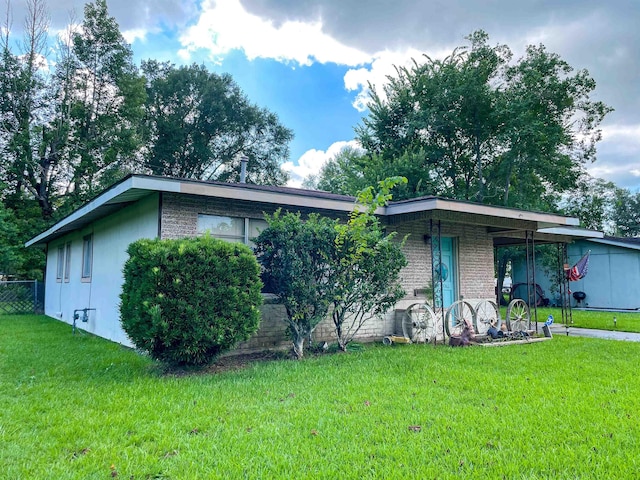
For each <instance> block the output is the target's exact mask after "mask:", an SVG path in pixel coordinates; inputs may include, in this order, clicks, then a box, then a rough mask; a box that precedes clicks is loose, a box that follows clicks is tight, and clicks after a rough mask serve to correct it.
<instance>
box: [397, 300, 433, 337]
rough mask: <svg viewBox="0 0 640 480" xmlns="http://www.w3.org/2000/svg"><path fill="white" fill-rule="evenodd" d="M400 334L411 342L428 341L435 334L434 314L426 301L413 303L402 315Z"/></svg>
mask: <svg viewBox="0 0 640 480" xmlns="http://www.w3.org/2000/svg"><path fill="white" fill-rule="evenodd" d="M402 334H403V335H404V336H405V338H408V339H409V340H411V341H412V342H413V343H429V342H430V341H431V340H433V338H434V337H435V335H436V314H435V313H434V311H433V310H432V309H431V307H430V306H429V305H428V304H426V303H414V304H413V305H411V306H409V308H407V310H406V311H405V313H404V316H403V317H402Z"/></svg>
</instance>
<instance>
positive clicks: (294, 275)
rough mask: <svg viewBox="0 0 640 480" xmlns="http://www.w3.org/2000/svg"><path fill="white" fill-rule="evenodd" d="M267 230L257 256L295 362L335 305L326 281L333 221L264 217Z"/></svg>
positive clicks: (312, 217) (258, 242)
mask: <svg viewBox="0 0 640 480" xmlns="http://www.w3.org/2000/svg"><path fill="white" fill-rule="evenodd" d="M266 220H267V223H268V225H269V226H268V227H267V228H266V229H264V230H263V231H262V232H260V235H259V236H258V237H257V238H256V239H255V244H256V248H255V254H256V256H257V257H258V261H259V262H260V264H261V265H262V268H263V278H264V280H265V283H266V285H267V289H268V291H271V292H274V293H275V294H276V295H277V296H278V298H279V300H280V302H281V303H282V304H283V305H284V307H285V309H286V312H287V317H286V321H287V323H288V329H287V331H288V333H289V335H290V336H291V340H292V342H293V352H294V354H295V355H296V357H297V358H302V357H303V356H304V342H305V339H308V338H310V336H311V334H312V333H313V330H314V329H315V328H316V326H317V325H318V323H320V322H321V321H322V320H323V319H324V318H325V317H326V316H327V315H328V310H329V305H330V303H331V296H330V294H331V291H330V289H329V286H330V284H329V282H328V276H329V273H330V271H331V263H330V262H331V259H332V258H333V250H334V245H335V237H336V230H335V224H336V221H335V220H331V219H329V218H326V217H321V216H319V215H315V214H311V215H309V217H308V218H307V219H306V220H303V219H302V218H301V216H300V213H297V214H294V213H286V214H282V213H281V211H280V210H278V211H277V212H276V213H274V214H273V215H272V216H269V215H266Z"/></svg>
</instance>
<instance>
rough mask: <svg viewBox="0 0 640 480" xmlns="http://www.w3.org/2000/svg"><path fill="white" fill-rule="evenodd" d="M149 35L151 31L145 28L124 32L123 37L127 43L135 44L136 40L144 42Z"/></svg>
mask: <svg viewBox="0 0 640 480" xmlns="http://www.w3.org/2000/svg"><path fill="white" fill-rule="evenodd" d="M154 30H157V29H154ZM147 33H149V30H147V29H145V28H132V29H130V30H125V31H123V32H122V36H123V37H124V39H125V40H126V41H127V43H133V42H135V41H136V40H144V39H145V38H146V37H147Z"/></svg>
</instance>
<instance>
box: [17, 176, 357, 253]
mask: <svg viewBox="0 0 640 480" xmlns="http://www.w3.org/2000/svg"><path fill="white" fill-rule="evenodd" d="M155 192H169V193H182V194H188V195H201V196H206V197H220V198H227V199H230V200H245V201H250V202H259V203H267V204H275V205H279V206H280V205H282V206H285V207H295V208H311V209H316V210H329V211H337V212H350V211H351V210H353V203H354V198H353V197H348V196H345V195H333V194H329V193H325V192H315V193H313V192H310V191H305V190H299V189H292V188H291V189H286V188H282V189H274V188H267V187H262V186H259V185H251V184H237V183H235V184H234V183H228V184H224V183H217V182H202V181H198V180H185V179H176V178H167V177H153V176H148V175H130V176H129V177H127V178H125V179H124V180H122V181H120V182H119V183H117V184H115V185H113V186H112V187H111V188H109V189H108V190H106V191H105V192H103V193H102V194H100V195H98V196H97V197H96V198H95V199H93V200H91V201H90V202H88V203H87V204H85V205H84V206H83V207H81V208H79V209H78V210H76V211H75V212H73V213H72V214H71V215H69V216H67V217H65V218H64V219H62V220H60V221H59V222H58V223H56V224H55V225H54V226H52V227H51V228H49V229H48V230H46V231H45V232H43V233H41V234H40V235H38V236H37V237H35V238H32V239H31V240H29V241H28V242H27V243H26V244H25V246H27V247H30V246H32V245H44V244H46V243H47V242H49V241H51V240H54V239H55V238H57V237H60V236H61V235H64V234H65V233H68V232H70V231H73V230H76V229H78V228H82V227H84V226H86V225H88V224H90V223H91V222H94V221H96V220H98V219H100V218H103V217H106V216H107V215H110V214H111V213H113V212H115V211H117V210H120V209H121V208H123V207H126V206H127V205H130V204H131V203H133V202H136V201H138V200H140V199H141V198H143V197H146V196H147V195H150V194H152V193H155ZM306 192H309V193H306Z"/></svg>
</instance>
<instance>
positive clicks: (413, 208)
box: [386, 198, 580, 227]
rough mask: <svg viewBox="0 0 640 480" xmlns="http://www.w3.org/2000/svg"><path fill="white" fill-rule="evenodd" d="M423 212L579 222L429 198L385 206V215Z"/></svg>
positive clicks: (551, 223) (542, 223)
mask: <svg viewBox="0 0 640 480" xmlns="http://www.w3.org/2000/svg"><path fill="white" fill-rule="evenodd" d="M425 210H447V211H451V212H463V213H472V214H477V215H485V216H490V217H502V218H511V219H515V220H525V221H526V220H528V221H533V222H539V224H540V226H544V227H546V226H555V225H567V226H578V225H579V224H580V221H579V220H578V219H577V218H575V217H565V216H563V215H554V214H551V213H538V212H527V211H524V210H515V209H510V208H502V207H495V206H492V205H480V204H475V203H466V202H458V201H455V200H446V199H442V198H429V199H426V200H417V201H415V202H403V203H399V204H391V205H389V206H387V209H386V214H387V215H399V214H402V213H414V212H417V211H425Z"/></svg>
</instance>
